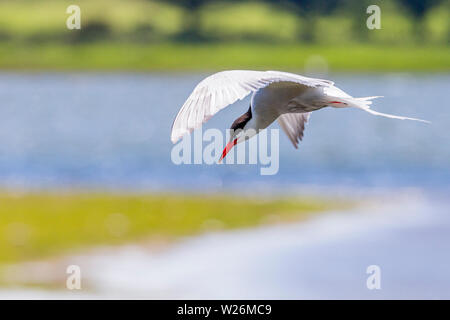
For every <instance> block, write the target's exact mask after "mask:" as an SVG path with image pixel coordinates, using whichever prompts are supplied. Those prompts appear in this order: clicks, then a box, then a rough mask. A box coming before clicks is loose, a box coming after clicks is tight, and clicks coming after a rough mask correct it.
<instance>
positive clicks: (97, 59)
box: [0, 0, 450, 71]
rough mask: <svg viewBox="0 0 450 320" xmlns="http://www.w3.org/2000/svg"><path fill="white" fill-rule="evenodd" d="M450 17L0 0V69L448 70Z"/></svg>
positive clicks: (424, 12) (397, 10)
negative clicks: (372, 17)
mask: <svg viewBox="0 0 450 320" xmlns="http://www.w3.org/2000/svg"><path fill="white" fill-rule="evenodd" d="M71 4H77V5H79V6H80V8H81V30H68V29H67V28H66V19H67V17H68V16H69V15H68V14H67V13H66V8H67V7H68V6H69V5H71ZM370 4H377V5H379V6H380V8H381V27H382V29H381V30H368V29H367V27H366V19H367V17H368V14H367V13H366V8H367V6H368V5H370ZM449 21H450V1H439V0H423V1H419V2H417V1H415V0H397V1H394V0H392V1H368V0H367V1H366V0H362V1H357V0H343V1H336V0H334V1H324V0H316V1H312V0H310V1H306V0H299V1H288V0H284V1H269V0H266V1H264V0H259V1H258V0H251V1H204V0H203V1H202V0H189V1H187V0H186V1H182V0H179V1H176V0H171V1H156V0H127V1H119V0H78V1H72V0H70V1H69V0H15V1H4V0H3V1H2V0H0V68H4V69H43V68H45V69H79V68H81V69H132V70H133V69H144V70H156V69H157V70H165V69H169V70H178V69H181V70H187V69H217V68H223V67H227V68H233V67H234V68H235V67H245V68H275V67H279V68H296V69H301V68H303V67H304V63H305V61H306V59H307V58H308V54H309V53H312V54H313V55H320V56H322V57H324V58H325V59H326V60H327V62H328V64H329V66H330V68H331V69H333V70H391V68H393V69H394V70H435V71H439V70H441V71H448V70H449V69H450V58H449V56H450V55H449V53H450V52H449V41H450V23H449ZM333 52H336V56H334V54H333ZM197 53H198V54H199V55H198V56H197V55H196V54H197ZM414 61H415V62H414Z"/></svg>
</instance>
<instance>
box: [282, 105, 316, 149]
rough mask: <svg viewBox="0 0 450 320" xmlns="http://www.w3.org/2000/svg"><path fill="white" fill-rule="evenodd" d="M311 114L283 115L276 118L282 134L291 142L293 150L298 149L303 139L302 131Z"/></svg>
mask: <svg viewBox="0 0 450 320" xmlns="http://www.w3.org/2000/svg"><path fill="white" fill-rule="evenodd" d="M310 115H311V112H307V113H285V114H282V115H281V116H279V117H278V119H277V120H278V124H279V125H280V127H281V129H283V131H284V133H286V135H287V136H288V138H289V140H291V142H292V144H293V145H294V147H295V149H297V148H298V143H299V142H300V141H302V139H303V131H304V130H305V123H307V122H308V119H309V116H310Z"/></svg>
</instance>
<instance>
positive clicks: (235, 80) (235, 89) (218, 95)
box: [171, 70, 333, 143]
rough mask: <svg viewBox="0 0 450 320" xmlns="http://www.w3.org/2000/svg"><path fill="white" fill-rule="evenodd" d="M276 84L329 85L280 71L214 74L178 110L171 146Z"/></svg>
mask: <svg viewBox="0 0 450 320" xmlns="http://www.w3.org/2000/svg"><path fill="white" fill-rule="evenodd" d="M280 81H284V82H294V83H297V84H299V85H303V86H307V87H319V86H326V87H328V86H331V85H333V82H331V81H328V80H321V79H313V78H307V77H303V76H299V75H296V74H293V73H287V72H280V71H250V70H231V71H222V72H218V73H215V74H213V75H211V76H209V77H207V78H206V79H204V80H202V81H201V82H200V83H199V84H198V85H197V86H196V87H195V89H194V91H193V92H192V93H191V95H190V96H189V97H188V99H187V100H186V102H185V103H184V104H183V106H182V107H181V109H180V111H179V112H178V114H177V116H176V118H175V120H174V122H173V125H172V134H171V140H172V142H173V143H175V142H177V141H178V140H179V139H180V138H181V137H183V135H184V134H186V133H190V132H192V130H194V129H196V128H198V127H200V126H201V125H202V123H204V122H206V121H208V120H209V119H210V118H211V117H212V116H213V115H214V114H216V113H217V112H219V111H220V110H221V109H223V108H225V107H226V106H228V105H230V104H232V103H234V102H236V101H237V100H241V99H243V98H245V97H246V96H247V95H249V94H250V93H251V92H255V91H257V90H259V89H261V88H264V87H265V86H267V85H269V84H270V83H274V82H280Z"/></svg>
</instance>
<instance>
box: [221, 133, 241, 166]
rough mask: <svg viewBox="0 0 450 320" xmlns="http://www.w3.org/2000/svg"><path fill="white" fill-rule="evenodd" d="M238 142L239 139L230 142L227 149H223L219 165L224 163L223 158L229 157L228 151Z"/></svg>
mask: <svg viewBox="0 0 450 320" xmlns="http://www.w3.org/2000/svg"><path fill="white" fill-rule="evenodd" d="M237 140H238V139H237V138H236V139H234V140H233V141H230V142H228V143H227V145H226V147H225V149H223V152H222V156H221V157H220V159H219V163H221V162H222V160H223V158H225V156H226V155H227V153H228V151H230V150H231V148H233V147H234V146H235V145H236V144H237Z"/></svg>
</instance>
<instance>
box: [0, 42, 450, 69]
mask: <svg viewBox="0 0 450 320" xmlns="http://www.w3.org/2000/svg"><path fill="white" fill-rule="evenodd" d="M311 61H313V63H314V61H316V62H317V61H319V67H320V68H323V67H326V68H328V70H330V71H350V72H359V71H361V72H364V71H374V72H377V71H390V72H395V71H430V72H448V71H450V47H449V46H446V47H445V46H434V47H433V46H427V47H416V46H412V47H404V46H401V47H395V46H369V45H358V44H353V45H347V46H320V45H309V46H301V45H297V44H292V45H289V44H279V45H277V44H270V45H269V44H255V43H250V44H246V43H225V44H197V45H192V44H180V43H167V44H154V45H139V44H120V43H110V42H102V43H90V44H78V45H62V44H41V45H20V44H5V45H2V46H0V69H3V70H36V71H38V70H94V71H95V70H99V71H109V70H111V71H118V70H120V71H122V70H123V71H193V70H196V71H197V70H204V71H209V70H221V69H237V68H243V69H284V70H303V69H305V66H306V68H307V65H308V64H309V62H311Z"/></svg>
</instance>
